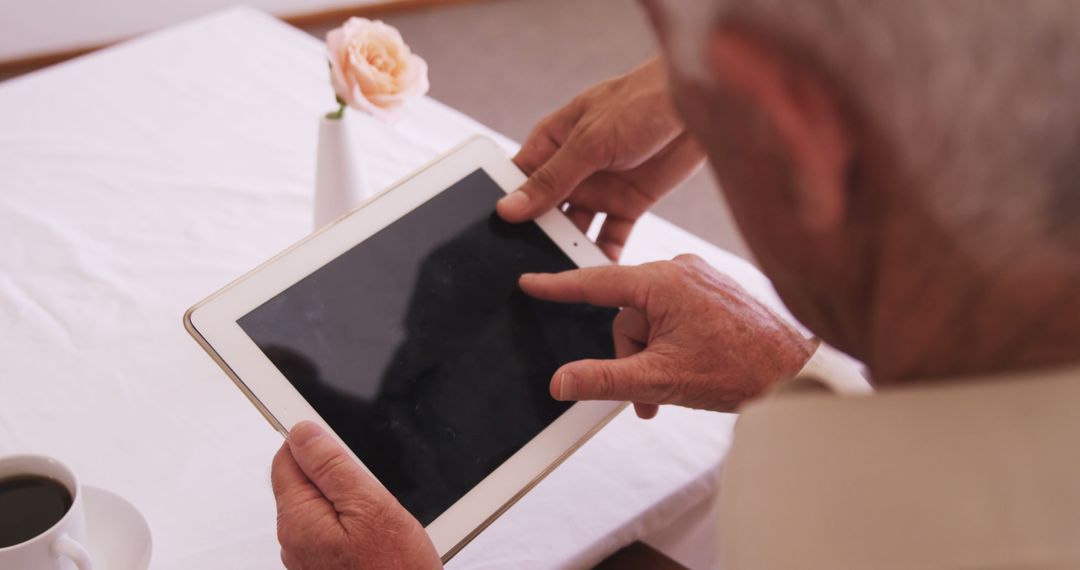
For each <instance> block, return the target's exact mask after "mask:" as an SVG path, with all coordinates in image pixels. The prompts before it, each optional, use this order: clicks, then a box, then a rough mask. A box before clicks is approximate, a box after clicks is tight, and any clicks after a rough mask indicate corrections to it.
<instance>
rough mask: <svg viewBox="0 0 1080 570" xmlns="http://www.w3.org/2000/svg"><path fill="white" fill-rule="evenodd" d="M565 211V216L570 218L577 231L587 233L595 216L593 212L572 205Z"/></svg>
mask: <svg viewBox="0 0 1080 570" xmlns="http://www.w3.org/2000/svg"><path fill="white" fill-rule="evenodd" d="M565 213H566V217H567V218H570V221H571V222H573V223H574V226H575V227H577V229H578V231H580V232H581V233H588V231H589V226H591V225H592V221H593V218H595V217H596V213H595V212H591V211H589V210H586V209H583V208H579V207H577V206H573V205H571V206H570V207H569V208H567V209H566V212H565Z"/></svg>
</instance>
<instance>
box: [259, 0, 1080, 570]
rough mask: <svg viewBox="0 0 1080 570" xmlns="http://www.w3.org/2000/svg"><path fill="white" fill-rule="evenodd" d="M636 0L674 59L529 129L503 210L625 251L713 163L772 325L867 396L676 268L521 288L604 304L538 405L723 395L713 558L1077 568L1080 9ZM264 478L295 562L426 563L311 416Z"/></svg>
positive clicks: (410, 530) (610, 84)
mask: <svg viewBox="0 0 1080 570" xmlns="http://www.w3.org/2000/svg"><path fill="white" fill-rule="evenodd" d="M647 4H648V8H649V12H650V16H651V18H652V21H653V24H654V26H655V28H656V30H657V32H658V35H659V37H660V43H661V46H662V48H663V53H664V56H663V59H661V60H656V61H651V62H648V63H646V64H644V65H643V66H641V67H639V68H638V69H636V70H634V71H632V72H630V73H629V74H627V75H625V76H623V77H619V78H616V79H613V80H610V81H607V82H605V83H602V84H600V85H598V86H596V87H594V88H592V89H590V90H588V91H586V92H585V93H583V94H581V95H580V96H578V97H577V98H575V99H574V100H573V101H572V102H571V103H570V104H569V105H567V106H566V107H564V108H563V109H561V110H559V111H557V112H556V113H554V114H553V115H551V116H549V117H548V118H546V119H544V120H543V121H542V122H541V123H540V124H539V125H538V126H537V128H536V130H535V131H534V132H533V134H532V135H531V136H530V137H529V139H528V140H527V141H526V143H525V145H524V147H523V148H522V150H521V153H520V154H519V155H518V156H517V157H516V159H515V160H516V161H517V163H518V164H519V165H520V166H521V167H522V168H523V169H524V170H526V171H527V172H528V173H530V179H529V181H528V183H526V184H525V185H524V186H523V187H522V188H521V189H520V190H518V191H517V192H515V193H514V194H511V195H509V196H508V197H506V198H505V199H504V200H503V201H502V202H501V203H500V204H499V205H498V210H499V213H500V214H501V215H502V216H503V217H504V218H506V219H507V220H509V221H523V220H528V219H531V218H533V217H535V216H537V215H539V214H540V213H542V212H544V211H546V210H548V209H550V208H553V207H557V206H561V205H563V204H566V205H567V210H566V212H567V215H568V216H570V218H571V219H572V220H574V221H575V222H576V223H577V224H578V225H579V226H580V227H585V226H587V225H588V224H589V223H590V222H591V220H592V218H593V217H594V215H595V214H597V213H600V212H603V213H606V214H607V217H606V220H605V222H604V224H603V228H602V229H601V231H600V234H599V238H598V241H599V243H600V245H601V246H602V247H603V248H604V250H605V251H606V252H607V253H608V254H609V255H611V256H612V257H615V256H617V255H618V253H619V251H620V249H621V247H622V245H623V243H624V242H625V240H626V238H627V236H628V235H629V233H630V229H631V228H632V227H633V224H634V221H635V220H636V219H637V218H638V216H640V215H641V214H642V213H643V212H644V211H646V210H647V209H648V208H649V206H651V205H652V204H653V203H654V202H655V201H656V200H657V199H659V198H660V197H661V196H662V195H663V194H664V193H665V192H667V191H669V190H670V189H671V188H673V187H675V186H676V185H677V184H678V183H679V182H681V181H682V180H684V179H685V178H686V177H687V176H689V175H690V173H692V172H693V171H694V169H695V168H697V167H698V166H699V165H700V164H701V163H702V162H703V161H704V160H706V158H707V159H708V162H709V164H710V165H711V166H712V168H713V169H714V171H715V174H716V176H717V178H718V179H719V181H720V183H721V186H722V187H723V189H724V192H725V195H726V196H727V199H728V201H729V203H730V205H731V208H732V211H733V213H734V215H735V217H736V219H737V220H738V222H739V226H740V228H741V229H742V231H743V233H744V235H745V236H746V238H747V241H748V243H749V244H750V246H751V248H752V249H753V251H754V253H755V255H756V256H757V259H758V261H759V262H760V264H761V267H762V269H763V270H764V271H765V273H766V274H767V275H768V276H769V277H770V278H771V279H772V280H773V282H774V283H775V285H776V287H777V289H778V291H779V292H780V295H781V297H782V298H783V300H784V302H785V303H786V304H787V306H788V307H789V308H790V309H791V312H792V313H793V314H794V315H795V316H796V317H797V318H799V319H800V320H801V321H802V322H803V323H804V324H805V325H806V326H807V327H808V328H809V329H810V330H812V331H813V332H814V333H815V334H817V335H818V336H819V337H820V338H821V339H823V340H824V341H826V342H828V343H829V344H831V345H833V346H836V347H838V348H840V349H842V350H844V351H845V352H847V353H849V354H851V355H852V356H854V357H856V358H858V359H860V360H861V361H863V362H864V363H866V365H867V367H868V369H869V371H870V374H871V378H872V380H873V383H874V384H875V385H876V386H878V387H879V389H880V390H879V392H878V393H877V394H876V395H872V396H851V395H847V396H845V395H836V394H833V393H832V392H831V391H830V390H829V388H834V387H836V386H839V385H840V384H841V383H839V382H837V381H836V378H834V377H832V376H831V373H830V371H829V369H828V367H827V366H821V365H820V364H821V363H820V361H819V360H820V359H819V357H818V356H814V357H813V358H812V355H813V354H814V351H815V346H816V343H815V342H814V341H811V340H808V339H804V338H803V337H802V336H800V335H799V334H798V333H797V332H796V331H795V330H794V329H793V328H791V327H790V326H788V325H787V324H785V323H784V322H783V321H782V320H780V319H779V318H777V317H775V316H774V315H772V314H771V313H769V311H767V310H765V309H764V308H763V307H762V306H761V305H759V304H758V303H756V302H755V301H754V300H753V299H751V298H749V297H748V295H747V294H745V293H744V292H742V291H741V290H740V289H739V288H738V287H737V286H736V285H735V284H734V283H732V282H731V281H729V280H727V279H726V278H725V277H724V276H722V275H719V274H717V273H716V272H715V271H714V270H712V269H711V268H710V267H708V266H707V265H706V264H704V263H703V262H701V261H700V260H698V259H695V258H690V257H680V258H677V259H675V260H674V261H670V262H662V263H653V264H647V265H642V266H638V267H609V268H599V269H585V270H579V271H572V272H567V273H563V274H557V275H525V276H523V277H522V279H521V286H522V288H523V289H524V290H525V291H526V292H527V293H529V294H531V295H534V296H536V297H540V298H544V299H549V300H555V301H565V302H582V301H584V302H589V303H593V304H597V305H604V306H610V307H622V311H621V312H620V314H619V316H618V318H617V319H616V322H615V336H616V346H617V352H618V358H616V359H614V360H610V361H582V362H574V363H570V364H567V365H566V366H564V367H563V368H562V369H560V370H559V371H558V372H557V373H556V374H555V376H554V378H552V382H551V393H552V395H553V396H554V397H556V398H559V399H564V400H586V399H618V400H630V401H634V402H636V406H637V410H638V414H639V415H641V416H642V417H650V416H652V415H653V414H655V413H656V406H657V405H659V404H678V405H684V406H693V407H697V408H706V409H711V410H718V411H730V410H734V409H737V408H738V409H740V410H741V411H742V417H741V419H740V423H739V427H738V428H737V430H736V436H735V445H734V448H733V451H732V454H731V456H730V458H729V461H728V464H727V466H726V467H725V474H724V477H725V480H724V485H723V492H722V493H721V495H722V497H721V500H722V501H723V505H722V508H721V509H720V512H721V513H722V517H723V518H724V523H723V527H724V528H723V529H721V531H720V532H718V535H717V536H718V545H717V547H718V548H720V549H721V552H722V554H723V556H724V557H725V559H726V560H727V561H728V563H729V567H732V568H931V567H932V568H989V567H993V568H1020V567H1023V568H1031V567H1039V568H1051V567H1053V568H1065V567H1080V443H1078V442H1080V413H1077V411H1076V406H1077V405H1078V403H1080V35H1078V34H1077V33H1076V30H1080V4H1078V3H1075V2H1070V1H1060V2H1055V1H1052V0H1041V1H1039V2H1025V3H1021V2H1004V1H1001V2H979V1H963V0H958V1H954V2H939V1H932V0H907V1H904V2H896V1H893V0H851V1H848V0H818V1H815V2H787V1H784V0H746V1H743V2H731V3H727V2H723V3H716V2H714V1H710V0H700V1H698V2H691V1H688V0H687V1H682V2H679V1H670V0H669V1H666V2H665V1H661V0H656V1H654V2H649V3H647ZM669 4H671V6H669ZM676 110H677V111H676ZM808 360H809V362H808ZM800 371H801V373H800ZM793 378H794V380H792V379H793ZM765 395H767V397H762V396H765ZM274 487H275V492H276V494H277V496H278V501H279V502H278V508H279V529H280V538H281V541H282V545H283V557H284V560H285V563H286V565H288V566H289V567H290V568H330V567H364V568H377V567H410V568H422V567H436V566H438V565H439V561H438V559H437V558H436V556H435V554H434V551H433V549H432V547H431V545H430V542H429V541H428V540H427V537H426V535H425V534H424V531H423V529H422V528H421V527H420V526H419V524H417V522H416V521H415V520H413V519H411V518H410V517H409V515H408V513H406V512H405V511H404V510H403V509H402V508H401V507H400V506H399V505H398V504H397V503H396V502H395V501H394V499H393V498H392V497H391V496H390V495H388V494H387V493H386V492H385V491H383V490H381V488H380V487H379V486H378V485H377V483H375V482H374V481H373V480H372V479H371V478H370V477H368V476H366V475H365V474H364V472H363V471H362V470H361V469H359V468H358V467H357V466H355V465H354V464H352V463H351V462H349V461H348V460H347V458H346V456H345V455H344V454H343V453H342V451H341V450H340V449H338V448H337V447H336V446H335V445H334V444H333V443H332V440H331V438H329V437H326V436H325V434H323V433H322V432H320V431H319V430H318V429H317V428H315V427H313V426H311V425H307V424H304V425H300V426H298V427H297V428H296V429H295V430H294V431H293V433H292V436H291V437H290V440H289V443H288V445H287V446H286V447H283V448H282V451H281V452H280V453H279V454H278V456H277V457H276V458H275V462H274Z"/></svg>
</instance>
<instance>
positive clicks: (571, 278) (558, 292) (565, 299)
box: [518, 264, 652, 308]
mask: <svg viewBox="0 0 1080 570" xmlns="http://www.w3.org/2000/svg"><path fill="white" fill-rule="evenodd" d="M650 265H651V264H645V265H638V266H620V265H609V266H604V267H587V268H584V269H573V270H570V271H563V272H562V273H526V274H524V275H522V276H521V279H520V280H519V281H518V284H519V285H520V286H521V289H522V291H524V292H525V293H526V294H528V295H530V296H532V297H535V298H537V299H541V300H544V301H554V302H557V303H589V304H590V305H597V306H600V307H637V308H643V306H644V298H645V296H646V295H647V293H648V288H649V287H650V276H651V273H652V270H651V268H650Z"/></svg>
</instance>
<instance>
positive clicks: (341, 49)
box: [326, 18, 428, 120]
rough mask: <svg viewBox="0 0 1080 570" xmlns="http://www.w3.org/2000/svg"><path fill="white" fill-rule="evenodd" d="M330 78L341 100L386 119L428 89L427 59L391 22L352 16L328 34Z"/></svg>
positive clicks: (393, 115) (390, 117)
mask: <svg viewBox="0 0 1080 570" xmlns="http://www.w3.org/2000/svg"><path fill="white" fill-rule="evenodd" d="M326 49H327V52H328V54H329V57H330V77H331V82H332V83H333V85H334V91H335V92H336V93H337V96H338V100H339V102H343V103H342V104H347V105H349V106H350V107H352V108H354V109H358V110H360V111H365V112H368V113H371V114H372V115H375V116H376V117H379V118H382V119H384V120H393V119H395V118H396V114H395V113H394V112H393V109H395V108H397V107H399V106H401V104H402V103H404V102H405V101H406V100H407V99H410V98H412V97H418V96H420V95H423V94H424V93H427V90H428V77H427V63H426V62H425V61H424V60H423V59H421V58H420V57H419V56H417V55H416V54H414V53H412V51H411V50H410V49H409V46H407V45H405V41H404V40H402V39H401V34H400V33H399V32H398V31H397V29H395V28H394V27H393V26H390V25H387V24H384V23H383V22H381V21H379V20H375V21H371V20H368V19H366V18H349V19H348V20H347V21H346V22H345V23H344V24H343V25H342V26H341V27H340V28H335V29H333V30H330V32H328V33H327V34H326Z"/></svg>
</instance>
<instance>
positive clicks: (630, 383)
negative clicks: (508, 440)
mask: <svg viewBox="0 0 1080 570" xmlns="http://www.w3.org/2000/svg"><path fill="white" fill-rule="evenodd" d="M653 358H654V356H653V355H652V354H650V353H649V352H648V351H646V352H639V353H638V354H635V355H634V356H630V357H627V358H616V359H613V360H579V361H577V362H571V363H570V364H566V365H564V366H563V367H562V368H560V369H559V370H557V371H556V372H555V376H554V377H552V379H551V395H552V397H554V398H555V399H556V400H562V401H568V400H619V401H633V402H642V403H648V404H658V403H661V402H663V401H664V400H665V399H666V398H667V397H668V396H669V394H668V391H667V389H666V387H664V386H663V384H662V383H661V382H659V381H658V379H659V378H660V377H661V375H660V374H659V373H658V372H659V371H658V370H657V369H656V367H655V366H653V365H652V360H653Z"/></svg>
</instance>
